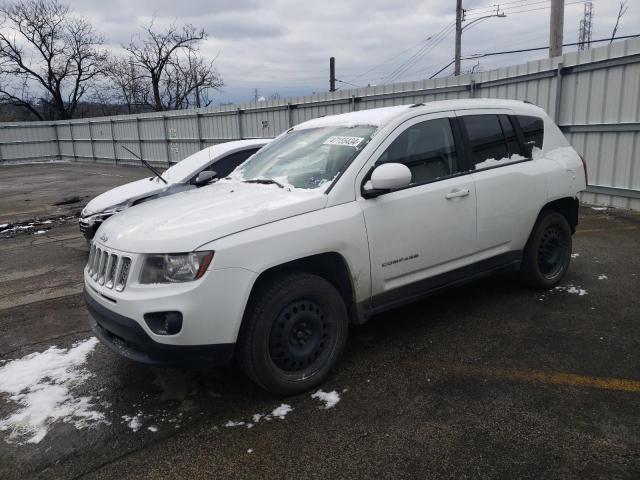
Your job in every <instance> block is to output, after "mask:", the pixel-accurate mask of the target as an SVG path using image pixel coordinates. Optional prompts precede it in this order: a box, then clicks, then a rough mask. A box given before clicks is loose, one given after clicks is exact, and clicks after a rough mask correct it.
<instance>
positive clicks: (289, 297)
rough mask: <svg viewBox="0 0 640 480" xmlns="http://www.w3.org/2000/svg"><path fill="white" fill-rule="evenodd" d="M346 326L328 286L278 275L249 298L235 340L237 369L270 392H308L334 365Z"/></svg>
mask: <svg viewBox="0 0 640 480" xmlns="http://www.w3.org/2000/svg"><path fill="white" fill-rule="evenodd" d="M347 326H348V315H347V309H346V306H345V304H344V300H343V299H342V296H341V295H340V293H339V292H338V291H337V290H336V288H335V287H334V286H333V285H332V284H331V283H330V282H328V281H327V280H325V279H324V278H322V277H319V276H317V275H312V274H308V273H287V274H282V275H280V276H278V277H276V278H275V279H274V280H273V281H271V282H269V284H266V283H265V284H263V285H261V286H260V287H258V289H257V291H256V292H254V294H253V295H252V298H251V301H250V304H249V306H248V308H247V312H246V314H245V319H244V322H243V327H242V331H241V335H240V339H239V349H238V360H239V363H240V367H241V368H242V370H243V371H244V372H245V373H246V374H247V376H249V377H250V378H251V379H252V380H253V381H255V382H256V383H258V384H259V385H261V386H262V387H263V388H265V389H266V390H269V391H270V392H272V393H276V394H285V395H290V394H295V393H299V392H302V391H305V390H308V389H310V388H313V387H314V386H316V385H318V384H319V383H321V382H322V381H323V380H324V379H325V378H326V377H327V375H328V374H329V372H330V370H331V369H332V368H333V367H334V366H335V364H336V363H337V361H338V359H339V357H340V355H341V354H342V351H343V349H344V345H345V342H346V338H347Z"/></svg>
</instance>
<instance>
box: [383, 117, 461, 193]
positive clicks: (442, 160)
mask: <svg viewBox="0 0 640 480" xmlns="http://www.w3.org/2000/svg"><path fill="white" fill-rule="evenodd" d="M390 162H393V163H403V164H405V165H406V166H407V167H409V170H411V175H412V179H411V183H412V184H420V183H425V182H430V181H432V180H435V179H438V178H441V177H447V176H449V175H453V174H455V173H458V172H459V168H458V157H457V155H456V148H455V142H454V140H453V133H452V132H451V124H450V123H449V119H448V118H438V119H434V120H427V121H425V122H421V123H417V124H415V125H412V126H410V127H408V128H407V129H406V130H405V131H404V132H402V133H401V134H400V135H399V136H398V137H397V138H396V139H395V140H394V141H393V142H392V143H391V145H389V147H388V148H387V149H386V150H385V152H384V153H383V154H382V155H381V156H380V158H379V159H378V162H377V163H378V164H381V163H390Z"/></svg>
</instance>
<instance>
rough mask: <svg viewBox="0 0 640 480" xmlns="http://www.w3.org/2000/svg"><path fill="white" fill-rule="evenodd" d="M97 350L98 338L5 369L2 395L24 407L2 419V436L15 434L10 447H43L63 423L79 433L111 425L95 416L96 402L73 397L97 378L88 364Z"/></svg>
mask: <svg viewBox="0 0 640 480" xmlns="http://www.w3.org/2000/svg"><path fill="white" fill-rule="evenodd" d="M97 344H98V339H97V338H95V337H92V338H89V339H87V340H83V341H81V342H78V343H76V344H74V345H73V346H72V347H71V348H69V349H65V348H58V347H50V348H49V349H47V350H45V351H44V352H35V353H32V354H30V355H27V356H25V357H23V358H20V359H17V360H12V361H9V362H7V363H6V364H4V365H3V366H2V367H0V393H7V394H9V399H10V400H12V401H13V402H15V403H17V404H18V405H20V408H19V409H18V410H17V411H16V412H14V413H13V414H11V415H9V416H7V417H5V418H2V419H0V430H1V431H9V432H10V433H9V436H8V438H7V441H8V442H16V443H18V444H23V443H39V442H40V441H42V439H43V438H44V437H45V436H46V435H47V433H48V431H49V428H50V427H51V425H53V424H54V423H55V422H57V421H62V422H65V423H69V424H71V425H73V426H74V427H76V428H77V429H82V428H86V427H91V426H94V425H97V424H100V423H108V422H107V420H106V419H105V417H104V414H102V413H101V412H98V411H96V410H95V399H94V397H91V396H77V395H75V394H74V393H73V389H74V388H75V387H77V386H79V385H81V384H82V383H83V382H85V381H86V380H87V379H89V378H90V377H91V376H92V374H91V373H90V372H89V371H88V370H87V369H86V368H85V363H86V361H87V357H88V356H89V354H90V353H91V352H92V351H93V350H94V348H95V346H96V345H97Z"/></svg>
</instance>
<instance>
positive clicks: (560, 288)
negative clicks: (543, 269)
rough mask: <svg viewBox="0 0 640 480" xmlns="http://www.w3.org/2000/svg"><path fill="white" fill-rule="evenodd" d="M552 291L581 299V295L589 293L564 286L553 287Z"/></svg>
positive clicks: (577, 288)
mask: <svg viewBox="0 0 640 480" xmlns="http://www.w3.org/2000/svg"><path fill="white" fill-rule="evenodd" d="M554 290H557V291H558V292H567V293H573V294H577V295H579V296H581V297H582V296H583V295H587V294H588V293H589V292H587V290H585V289H584V288H581V287H576V286H574V285H566V286H560V285H559V286H557V287H555V288H554Z"/></svg>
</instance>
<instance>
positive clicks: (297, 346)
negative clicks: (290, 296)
mask: <svg viewBox="0 0 640 480" xmlns="http://www.w3.org/2000/svg"><path fill="white" fill-rule="evenodd" d="M336 334H337V325H336V323H335V321H334V319H333V318H332V317H331V316H330V315H328V314H327V313H326V312H325V309H324V307H323V306H322V305H321V303H319V302H317V301H314V300H306V299H305V300H298V301H296V302H293V303H291V304H289V305H287V307H285V308H284V309H283V310H282V312H281V313H280V315H279V316H278V318H277V319H276V321H275V322H274V324H273V327H272V328H271V335H270V336H269V355H270V356H271V359H272V360H273V362H274V363H275V364H276V365H277V366H278V367H279V368H281V369H282V370H285V371H287V372H296V371H299V370H303V369H305V368H307V367H308V366H309V365H312V364H313V363H314V362H324V361H325V360H326V358H325V357H326V354H327V352H328V351H329V346H330V345H331V344H332V343H333V341H334V338H335V336H336Z"/></svg>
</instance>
